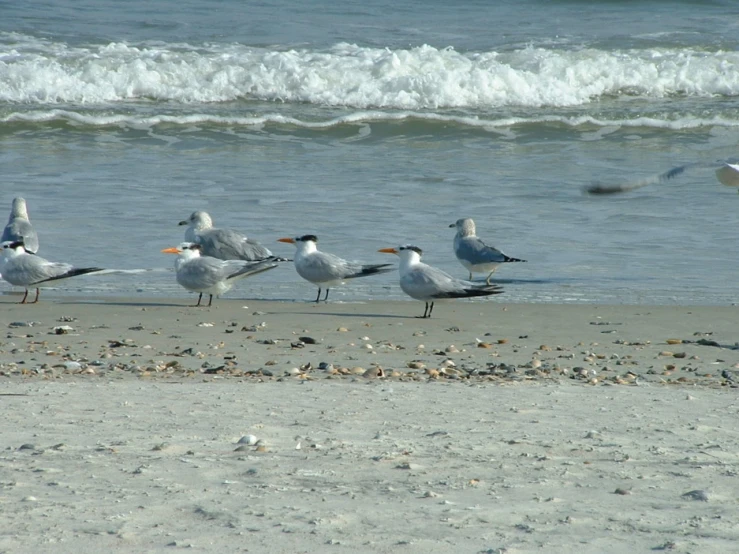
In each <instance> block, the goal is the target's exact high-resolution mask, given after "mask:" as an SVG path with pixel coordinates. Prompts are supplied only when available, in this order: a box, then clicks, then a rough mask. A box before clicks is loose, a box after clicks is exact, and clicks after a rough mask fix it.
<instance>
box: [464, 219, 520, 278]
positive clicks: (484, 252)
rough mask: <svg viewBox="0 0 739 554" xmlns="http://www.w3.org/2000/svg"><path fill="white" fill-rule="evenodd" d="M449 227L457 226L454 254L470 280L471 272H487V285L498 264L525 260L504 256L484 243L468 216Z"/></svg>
mask: <svg viewBox="0 0 739 554" xmlns="http://www.w3.org/2000/svg"><path fill="white" fill-rule="evenodd" d="M449 227H456V228H457V234H456V235H455V236H454V254H455V255H456V256H457V259H458V260H459V262H460V263H461V264H462V265H463V266H464V267H466V268H467V271H469V272H470V280H471V279H472V273H473V272H475V273H487V274H488V276H487V279H485V282H486V283H487V284H488V285H489V284H490V278H491V277H492V276H493V273H495V270H496V269H498V266H499V265H500V264H505V263H510V262H525V261H526V260H520V259H518V258H511V257H510V256H506V255H505V254H503V252H501V251H500V250H498V249H497V248H495V247H493V246H488V245H487V244H485V243H484V242H483V241H482V240H481V239H480V238H479V237H478V236H477V235H476V234H475V222H474V221H472V219H470V218H464V219H458V220H457V221H456V223H452V224H451V225H450V226H449Z"/></svg>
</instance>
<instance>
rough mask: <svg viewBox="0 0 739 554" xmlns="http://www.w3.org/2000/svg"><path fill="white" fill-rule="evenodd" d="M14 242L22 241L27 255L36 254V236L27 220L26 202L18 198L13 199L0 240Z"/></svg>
mask: <svg viewBox="0 0 739 554" xmlns="http://www.w3.org/2000/svg"><path fill="white" fill-rule="evenodd" d="M15 241H23V247H24V248H25V250H26V252H28V253H29V254H36V253H37V252H38V235H37V234H36V231H35V230H34V229H33V225H31V222H30V221H29V219H28V209H27V208H26V201H25V200H24V199H23V198H21V197H20V196H19V197H18V198H14V199H13V206H12V208H11V210H10V218H8V224H7V225H6V226H5V229H3V236H2V238H0V242H15Z"/></svg>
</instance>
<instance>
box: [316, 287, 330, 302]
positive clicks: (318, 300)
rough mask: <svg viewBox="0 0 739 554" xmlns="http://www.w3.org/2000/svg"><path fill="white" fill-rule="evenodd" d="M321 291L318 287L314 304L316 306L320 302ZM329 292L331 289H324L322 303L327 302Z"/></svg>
mask: <svg viewBox="0 0 739 554" xmlns="http://www.w3.org/2000/svg"><path fill="white" fill-rule="evenodd" d="M321 290H323V289H321V287H318V296H316V304H318V303H319V302H320V301H321ZM329 290H331V289H326V296H324V297H323V301H324V302H327V301H328V291H329Z"/></svg>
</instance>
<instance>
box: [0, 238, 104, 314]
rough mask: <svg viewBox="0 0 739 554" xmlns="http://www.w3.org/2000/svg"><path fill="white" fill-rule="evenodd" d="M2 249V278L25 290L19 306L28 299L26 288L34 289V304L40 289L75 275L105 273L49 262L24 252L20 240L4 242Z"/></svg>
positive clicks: (94, 269) (100, 269) (96, 269)
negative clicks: (3, 261)
mask: <svg viewBox="0 0 739 554" xmlns="http://www.w3.org/2000/svg"><path fill="white" fill-rule="evenodd" d="M2 247H3V251H2V256H3V259H4V260H5V263H4V264H3V275H2V278H3V279H4V280H6V281H7V282H8V283H10V284H11V285H15V286H18V287H24V288H25V289H26V294H24V295H23V300H21V301H20V303H21V304H25V303H26V300H27V299H28V287H35V288H36V298H35V299H34V300H33V302H31V304H35V303H36V302H38V297H39V288H40V287H45V286H48V285H49V284H50V283H52V284H53V283H54V282H55V281H60V280H61V279H68V278H69V277H75V276H77V275H86V274H88V273H95V272H100V271H106V270H104V269H102V268H100V267H73V266H71V265H69V264H64V263H57V262H50V261H49V260H45V259H44V258H42V257H40V256H36V255H35V254H29V253H28V252H26V249H25V246H24V245H23V241H22V240H16V241H5V242H3V243H2Z"/></svg>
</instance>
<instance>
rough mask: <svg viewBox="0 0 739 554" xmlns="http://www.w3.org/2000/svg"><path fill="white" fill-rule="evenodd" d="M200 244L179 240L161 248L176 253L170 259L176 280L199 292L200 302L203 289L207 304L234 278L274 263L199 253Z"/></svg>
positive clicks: (261, 270) (254, 272) (228, 285)
mask: <svg viewBox="0 0 739 554" xmlns="http://www.w3.org/2000/svg"><path fill="white" fill-rule="evenodd" d="M201 251H202V246H201V245H200V244H198V243H193V242H183V243H182V244H180V245H179V246H175V247H172V248H165V249H164V250H162V252H164V253H165V254H179V256H177V259H176V260H175V262H174V268H175V271H176V273H177V282H178V283H179V284H180V285H182V286H183V287H185V288H186V289H187V290H191V291H193V292H199V293H200V296H198V303H197V304H195V307H198V306H200V301H201V300H202V299H203V293H207V294H209V295H210V298H209V299H208V307H210V305H211V304H212V303H213V295H214V294H215V295H216V296H220V295H221V294H223V293H224V292H227V291H229V290H231V287H232V286H233V284H234V282H235V281H237V280H238V279H244V278H245V277H251V276H252V275H256V274H257V273H262V272H264V271H267V270H270V269H274V268H275V267H277V264H276V263H274V262H271V261H269V260H263V261H259V262H244V261H242V260H219V259H217V258H213V257H211V256H201Z"/></svg>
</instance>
